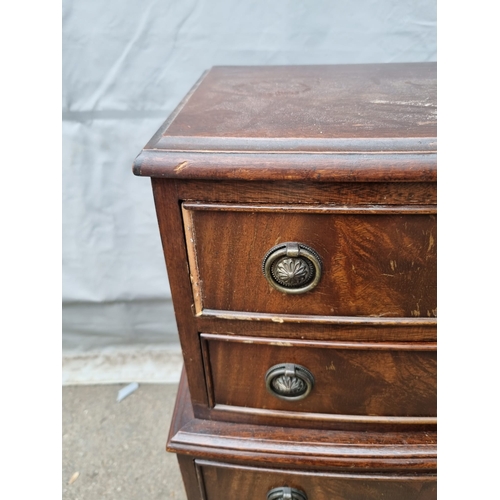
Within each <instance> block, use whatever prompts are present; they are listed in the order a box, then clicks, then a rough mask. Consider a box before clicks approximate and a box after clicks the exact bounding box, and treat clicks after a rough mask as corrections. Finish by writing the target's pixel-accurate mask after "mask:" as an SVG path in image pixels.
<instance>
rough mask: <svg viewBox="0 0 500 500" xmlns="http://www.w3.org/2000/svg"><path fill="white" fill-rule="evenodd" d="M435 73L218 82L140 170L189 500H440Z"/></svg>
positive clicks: (427, 68) (191, 100)
mask: <svg viewBox="0 0 500 500" xmlns="http://www.w3.org/2000/svg"><path fill="white" fill-rule="evenodd" d="M435 113H436V65H435V63H415V64H385V65H384V64H381V65H343V66H281V67H279V66H276V67H271V66H269V67H214V68H212V69H211V70H210V71H208V72H206V73H205V74H204V75H203V76H202V78H201V79H200V80H199V82H198V83H197V84H196V85H195V87H194V88H193V89H192V90H191V92H190V93H189V94H188V95H187V96H186V98H185V99H184V100H183V102H182V103H181V104H180V106H179V107H178V108H177V109H176V110H175V111H174V113H173V114H172V115H171V116H170V118H169V119H168V120H167V121H166V122H165V124H164V125H163V126H162V127H161V128H160V130H159V131H158V132H157V133H156V135H155V136H154V137H153V138H152V139H151V141H150V142H149V143H148V144H147V146H146V147H145V148H144V150H143V151H142V152H141V154H140V155H139V156H138V157H137V159H136V162H135V165H134V172H135V173H136V174H137V175H144V176H150V177H152V184H153V193H154V199H155V204H156V210H157V216H158V222H159V227H160V234H161V238H162V243H163V248H164V253H165V259H166V263H167V271H168V275H169V279H170V285H171V289H172V298H173V302H174V308H175V314H176V320H177V325H178V329H179V337H180V341H181V345H182V351H183V356H184V361H185V371H184V373H183V376H182V380H181V384H180V387H179V395H178V400H177V404H176V410H175V415H174V419H173V422H172V426H171V431H170V435H169V438H168V443H167V449H168V450H169V451H172V452H175V453H177V455H178V460H179V464H180V466H181V472H182V475H183V478H184V483H185V487H186V492H187V495H188V498H189V500H219V499H224V498H233V497H238V498H240V499H242V500H247V499H248V500H250V499H251V500H259V499H262V500H279V499H283V500H284V499H289V500H292V499H293V500H341V499H342V500H368V499H380V498H384V499H387V500H413V499H419V500H430V499H435V498H436V340H437V339H436V314H437V310H436V307H437V305H436V240H437V237H436V228H437V225H436V114H435Z"/></svg>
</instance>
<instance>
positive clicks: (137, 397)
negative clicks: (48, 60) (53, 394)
mask: <svg viewBox="0 0 500 500" xmlns="http://www.w3.org/2000/svg"><path fill="white" fill-rule="evenodd" d="M125 385H126V384H122V385H93V386H68V387H63V390H62V391H63V392H62V401H63V439H62V449H63V472H62V477H63V500H97V499H99V500H118V499H120V500H157V499H158V500H160V499H162V500H166V499H174V500H186V495H185V493H184V487H183V485H182V479H181V475H180V472H179V467H178V465H177V460H176V457H175V455H172V454H170V453H167V452H166V451H165V444H166V440H167V434H168V430H169V426H170V420H171V416H172V411H173V407H174V401H175V396H176V393H177V385H174V384H162V385H159V384H142V385H140V386H139V389H137V390H136V391H135V392H134V393H133V394H131V395H130V396H128V397H127V398H125V399H124V400H123V401H121V402H120V403H117V402H116V397H117V394H118V390H119V389H121V388H122V387H124V386H125ZM76 473H78V475H77V474H76ZM75 476H78V477H77V479H76V480H75V479H74V477H75ZM72 477H73V481H71V478H72Z"/></svg>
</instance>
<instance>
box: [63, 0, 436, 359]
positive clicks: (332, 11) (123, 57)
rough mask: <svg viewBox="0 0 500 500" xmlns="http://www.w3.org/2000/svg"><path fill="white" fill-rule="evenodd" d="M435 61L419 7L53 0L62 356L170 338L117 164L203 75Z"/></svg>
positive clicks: (153, 244)
mask: <svg viewBox="0 0 500 500" xmlns="http://www.w3.org/2000/svg"><path fill="white" fill-rule="evenodd" d="M435 60H436V3H435V1H433V0H420V1H419V2H415V1H414V0H358V1H352V0H330V1H326V0H314V1H312V0H273V1H269V0H247V1H243V0H240V1H229V0H210V1H209V0H205V1H202V0H183V1H178V0H177V1H174V0H163V1H159V0H157V1H155V0H109V1H107V2H102V1H101V0H65V2H63V103H62V105H63V131H64V141H63V144H64V152H63V153H64V156H63V348H65V349H76V350H79V349H80V350H88V349H94V348H102V347H105V346H110V345H124V344H127V345H130V344H135V343H137V344H162V343H172V342H173V343H175V342H176V338H177V337H176V328H175V320H174V318H173V310H172V306H171V301H170V290H169V286H168V280H167V276H166V273H165V266H164V262H163V256H162V252H161V245H160V239H159V235H158V229H157V225H156V219H155V213H154V206H153V199H152V194H151V187H150V183H149V180H148V179H145V178H137V177H134V176H133V175H132V172H131V165H132V162H133V160H134V158H135V156H136V155H137V154H138V153H139V151H140V149H141V148H142V147H143V146H144V145H145V144H146V142H147V141H148V140H149V138H150V137H151V136H152V135H153V133H154V132H155V131H156V130H157V128H158V127H159V126H160V125H161V123H162V122H163V121H164V119H165V118H166V117H167V115H168V114H169V113H170V111H171V110H173V109H174V108H175V106H176V105H177V103H178V102H179V101H180V99H182V97H183V96H184V94H185V93H186V92H187V91H188V90H189V89H190V87H191V86H192V85H193V84H194V82H195V81H196V80H197V79H198V77H199V76H200V75H201V73H202V72H203V71H204V70H205V69H208V68H210V67H211V66H213V65H232V64H234V65H243V64H246V65H255V64H336V63H372V62H412V61H435Z"/></svg>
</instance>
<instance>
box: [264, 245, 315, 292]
mask: <svg viewBox="0 0 500 500" xmlns="http://www.w3.org/2000/svg"><path fill="white" fill-rule="evenodd" d="M321 271H322V263H321V258H320V257H319V255H318V254H317V253H316V251H314V250H313V249H312V248H311V247H308V246H307V245H304V244H303V243H297V242H287V243H280V244H279V245H276V246H274V247H273V248H271V249H270V250H269V251H268V252H267V253H266V255H265V257H264V260H263V261H262V272H263V273H264V276H265V277H266V279H267V281H268V282H269V283H270V284H271V285H272V286H273V287H274V288H276V289H277V290H279V291H280V292H284V293H304V292H308V291H309V290H312V289H313V288H314V287H315V286H316V285H317V284H318V283H319V280H320V279H321Z"/></svg>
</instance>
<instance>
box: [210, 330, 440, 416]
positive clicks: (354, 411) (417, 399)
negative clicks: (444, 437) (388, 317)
mask: <svg viewBox="0 0 500 500" xmlns="http://www.w3.org/2000/svg"><path fill="white" fill-rule="evenodd" d="M201 338H202V350H203V352H204V354H205V356H204V361H205V367H206V374H207V376H206V379H207V386H208V390H209V392H210V394H209V396H210V400H211V403H212V404H213V406H217V405H226V406H237V407H240V408H241V411H243V409H246V408H262V409H266V410H281V411H283V412H287V411H291V412H294V413H295V412H307V413H320V414H323V415H321V416H318V417H319V418H323V419H327V418H328V415H330V414H331V415H333V418H332V419H334V418H335V417H334V416H340V415H343V416H344V419H345V420H351V421H354V420H355V418H356V416H358V417H359V416H366V420H365V422H366V423H369V422H370V421H375V422H376V421H384V419H383V418H382V419H380V418H378V417H400V421H401V423H405V421H412V422H414V423H435V422H434V419H433V418H425V417H435V416H436V346H435V344H427V343H411V344H410V343H400V344H388V343H371V344H368V343H353V342H351V343H348V342H330V341H329V342H327V341H317V340H315V341H304V340H291V339H287V340H285V341H283V339H272V338H271V339H267V338H266V339H259V338H257V337H240V336H238V337H236V336H225V335H213V334H202V335H201ZM228 360H231V362H230V363H228ZM285 362H286V363H295V364H298V365H301V366H304V367H306V368H307V369H309V371H310V372H311V373H312V374H313V376H314V379H315V385H314V388H313V390H312V391H311V393H310V394H309V395H308V396H307V397H306V398H305V399H302V400H299V401H284V400H282V399H278V398H277V397H275V396H273V395H272V394H270V393H269V392H268V391H267V390H266V387H265V383H264V382H265V380H264V378H265V374H266V371H267V370H268V369H269V368H270V367H272V366H274V365H276V364H279V363H285ZM418 417H423V418H418ZM293 421H295V422H296V421H297V418H296V416H294V419H293ZM393 421H398V420H397V419H396V418H395V419H393Z"/></svg>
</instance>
